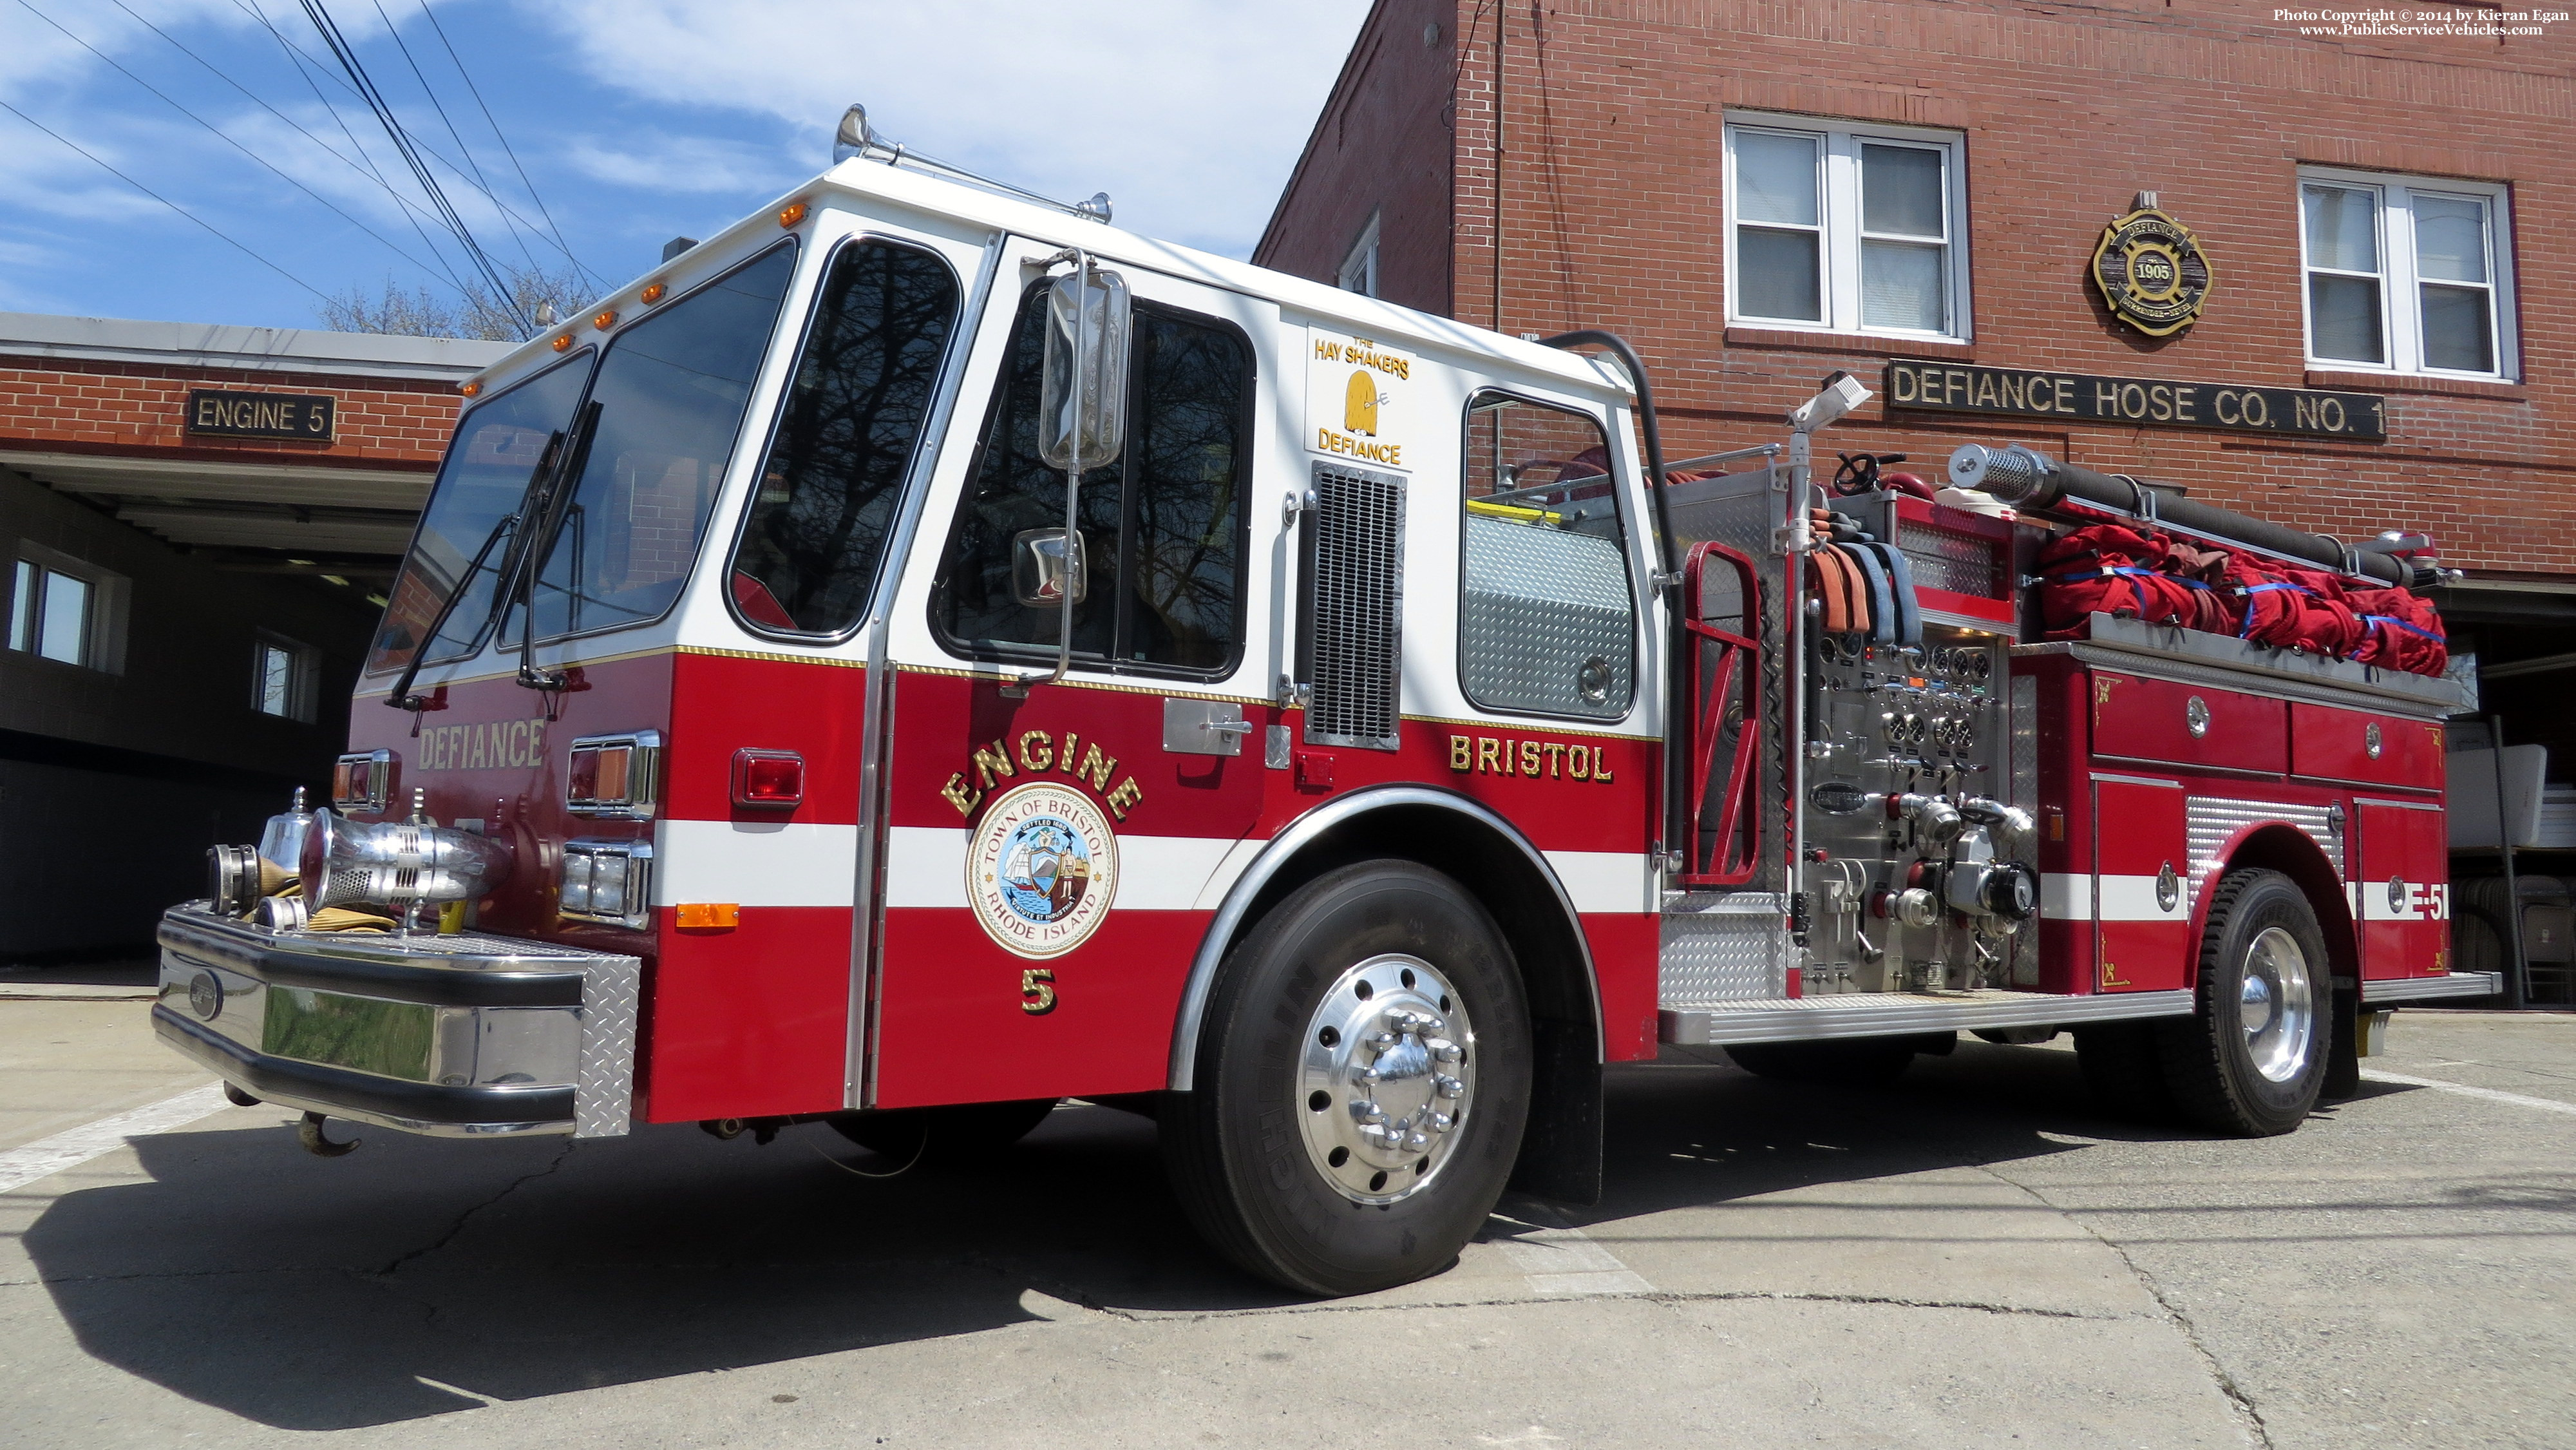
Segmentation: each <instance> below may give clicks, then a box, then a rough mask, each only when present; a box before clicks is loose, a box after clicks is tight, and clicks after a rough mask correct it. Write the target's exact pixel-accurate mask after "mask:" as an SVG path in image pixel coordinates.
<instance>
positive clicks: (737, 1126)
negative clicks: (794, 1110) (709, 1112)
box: [698, 1118, 791, 1148]
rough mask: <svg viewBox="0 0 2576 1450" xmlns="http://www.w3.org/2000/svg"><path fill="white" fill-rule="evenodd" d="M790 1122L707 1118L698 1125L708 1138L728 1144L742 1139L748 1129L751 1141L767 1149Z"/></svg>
mask: <svg viewBox="0 0 2576 1450" xmlns="http://www.w3.org/2000/svg"><path fill="white" fill-rule="evenodd" d="M790 1121H791V1120H790V1119H787V1118H753V1119H750V1120H749V1121H745V1120H743V1119H741V1118H706V1119H702V1120H701V1121H700V1122H699V1123H698V1127H699V1128H700V1129H702V1130H704V1131H705V1133H706V1134H707V1136H709V1137H711V1138H721V1139H723V1140H724V1141H725V1142H728V1143H730V1142H732V1141H733V1140H734V1139H736V1138H739V1137H741V1136H742V1135H743V1132H744V1130H746V1129H748V1130H749V1131H750V1133H751V1141H753V1142H754V1143H757V1144H759V1145H760V1146H761V1147H763V1148H766V1147H768V1146H769V1145H770V1143H771V1142H772V1141H774V1140H775V1139H776V1138H777V1137H778V1130H779V1129H780V1128H783V1127H785V1126H787V1124H788V1123H789V1122H790Z"/></svg>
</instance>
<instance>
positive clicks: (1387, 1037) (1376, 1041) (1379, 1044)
mask: <svg viewBox="0 0 2576 1450" xmlns="http://www.w3.org/2000/svg"><path fill="white" fill-rule="evenodd" d="M1401 1041H1403V1039H1402V1038H1400V1037H1398V1036H1396V1035H1395V1034H1394V1033H1392V1032H1372V1033H1370V1034H1369V1035H1368V1045H1369V1046H1371V1047H1374V1048H1376V1049H1377V1050H1378V1051H1380V1052H1384V1051H1385V1050H1387V1049H1388V1048H1390V1047H1393V1046H1394V1045H1395V1044H1397V1043H1398V1042H1401Z"/></svg>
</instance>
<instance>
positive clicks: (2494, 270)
mask: <svg viewBox="0 0 2576 1450" xmlns="http://www.w3.org/2000/svg"><path fill="white" fill-rule="evenodd" d="M2312 183H2313V184H2315V185H2320V186H2339V187H2345V188H2347V189H2350V190H2354V191H2367V192H2370V193H2372V194H2373V196H2374V197H2375V198H2376V202H2375V204H2374V216H2375V219H2376V222H2377V224H2378V228H2379V336H2380V340H2381V343H2382V345H2383V350H2384V351H2385V352H2386V353H2387V355H2388V357H2387V360H2386V361H2385V362H2377V363H2369V362H2355V361H2353V360H2352V359H2350V358H2340V357H2320V356H2318V355H2317V344H2316V335H2317V334H2316V319H2315V318H2314V317H2313V316H2311V315H2310V312H2311V308H2310V301H2309V295H2308V293H2309V289H2308V275H2309V273H2310V272H2311V271H2312V270H2326V271H2331V270H2333V269H2330V268H2312V267H2311V264H2310V262H2309V259H2308V200H2307V189H2308V187H2309V185H2310V184H2312ZM2419 192H2420V193H2423V194H2425V195H2428V196H2436V197H2442V198H2445V199H2456V200H2463V201H2478V202H2483V203H2485V205H2486V209H2487V301H2488V306H2489V308H2490V309H2491V311H2490V315H2489V318H2488V323H2489V326H2490V327H2491V328H2492V329H2493V331H2492V334H2491V335H2492V336H2493V338H2494V341H2495V367H2494V369H2493V370H2491V371H2488V372H2464V371H2461V370H2459V369H2456V368H2437V367H2433V366H2431V365H2430V364H2428V363H2426V362H2425V360H2424V320H2423V291H2422V288H2421V285H2420V284H2421V279H2420V278H2419V277H2418V276H2417V275H2416V269H2415V205H2414V199H2415V196H2416V194H2417V193H2419ZM2291 205H2292V214H2293V216H2294V217H2295V218H2296V221H2297V225H2298V229H2299V324H2300V336H2301V338H2302V350H2303V351H2304V352H2305V354H2306V356H2307V361H2308V366H2309V367H2311V368H2315V369H2317V370H2318V371H2320V372H2338V373H2386V374H2388V375H2390V376H2392V377H2429V378H2464V379H2469V380H2473V381H2479V382H2512V381H2514V380H2515V379H2517V378H2519V377H2520V376H2521V375H2522V353H2521V346H2520V342H2521V340H2520V338H2519V337H2518V336H2517V335H2516V329H2515V327H2514V318H2515V308H2514V295H2513V291H2514V289H2513V281H2514V273H2513V212H2512V188H2510V187H2508V186H2506V185H2504V184H2503V183H2500V182H2493V181H2463V180H2458V179H2455V178H2451V177H2443V176H2400V175H2396V174H2394V173H2391V172H2386V171H2352V170H2347V169H2344V168H2341V167H2334V166H2302V167H2300V168H2299V184H2298V189H2297V191H2296V192H2295V193H2294V194H2293V195H2292V198H2291ZM2341 275H2358V274H2341ZM2435 280H2436V282H2437V283H2438V282H2439V280H2440V279H2438V278H2437V279H2435Z"/></svg>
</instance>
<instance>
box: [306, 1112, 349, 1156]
mask: <svg viewBox="0 0 2576 1450" xmlns="http://www.w3.org/2000/svg"><path fill="white" fill-rule="evenodd" d="M323 1121H324V1119H323V1117H322V1115H321V1114H320V1113H306V1114H305V1115H304V1121H302V1122H300V1123H298V1124H296V1125H295V1141H296V1142H298V1143H301V1144H303V1145H304V1151H305V1152H307V1153H310V1154H312V1155H313V1156H314V1157H316V1158H345V1157H347V1156H348V1155H349V1154H351V1153H354V1152H356V1151H357V1149H358V1145H359V1144H360V1143H361V1142H364V1141H365V1140H364V1139H362V1138H351V1139H350V1140H349V1141H348V1142H346V1143H334V1142H332V1141H331V1140H330V1139H328V1138H325V1137H323V1136H322V1124H323Z"/></svg>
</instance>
